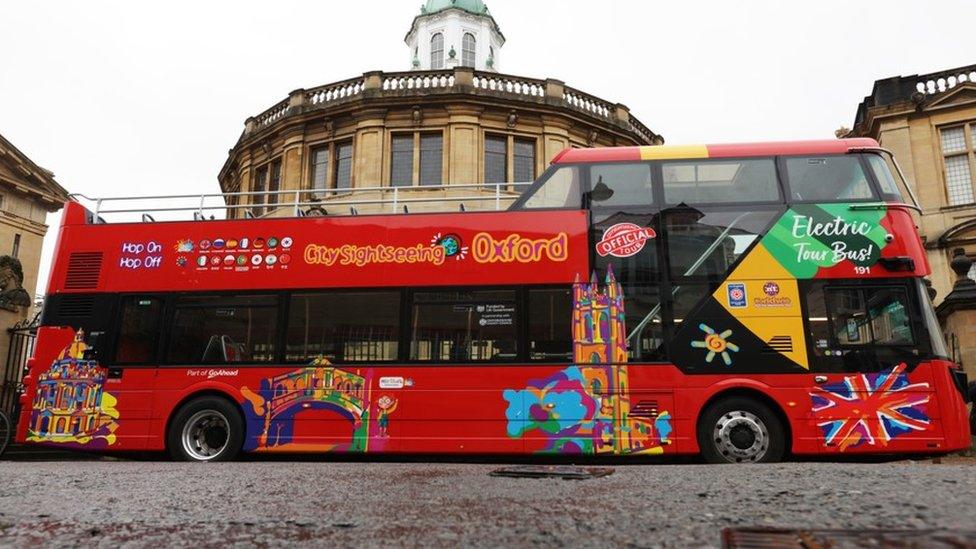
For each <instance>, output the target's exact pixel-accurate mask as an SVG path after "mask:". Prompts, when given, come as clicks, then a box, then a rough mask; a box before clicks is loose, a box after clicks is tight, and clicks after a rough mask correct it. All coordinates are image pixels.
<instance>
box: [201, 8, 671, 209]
mask: <svg viewBox="0 0 976 549" xmlns="http://www.w3.org/2000/svg"><path fill="white" fill-rule="evenodd" d="M405 42H406V44H407V46H408V52H409V60H410V61H409V63H410V67H411V70H409V71H404V72H380V71H372V72H366V73H364V74H362V75H360V76H355V77H353V78H350V79H347V80H342V81H339V82H333V83H331V84H325V85H322V86H317V87H314V88H307V89H298V90H295V91H293V92H291V94H289V96H288V97H287V98H285V99H283V100H281V101H280V102H278V103H277V104H275V105H273V106H272V107H271V108H269V109H267V110H266V111H264V112H262V113H260V114H258V115H256V116H252V117H250V118H248V119H247V121H246V122H245V128H244V133H243V134H242V135H241V137H240V139H239V140H238V141H237V143H236V144H235V145H234V148H232V149H231V150H230V153H229V155H228V158H227V161H226V162H225V164H224V166H223V168H222V169H221V170H220V174H219V176H218V179H219V182H220V186H221V189H222V190H223V191H224V192H227V193H234V192H241V193H257V194H253V195H240V196H237V197H230V198H229V199H228V202H229V203H228V206H231V207H232V208H231V209H230V212H231V213H230V215H231V216H232V217H242V216H244V215H253V216H258V217H259V216H266V215H294V214H295V213H298V212H303V213H304V212H315V213H317V214H319V215H321V214H335V213H344V214H348V213H351V212H352V213H375V212H382V211H388V212H394V211H396V212H399V211H402V210H403V209H404V207H407V208H409V210H410V211H432V210H433V211H444V210H457V209H459V208H470V209H481V208H498V207H504V206H506V205H507V204H508V203H510V201H511V200H512V199H513V198H514V197H515V196H517V195H518V193H519V190H520V188H521V186H520V185H518V183H527V182H531V181H532V180H534V179H535V178H536V177H538V176H539V175H540V174H541V173H542V172H543V171H544V170H545V168H546V167H547V165H548V163H549V161H550V160H551V159H552V158H553V157H554V156H555V155H556V154H557V153H558V152H559V151H561V150H563V149H565V148H568V147H602V146H618V145H657V144H662V143H663V142H664V140H663V138H662V137H661V136H660V135H658V134H656V133H654V132H653V131H651V130H650V129H648V128H647V126H645V125H644V124H643V123H641V122H640V120H638V119H637V118H636V117H635V116H633V115H632V114H631V113H630V111H629V109H628V108H627V107H626V106H624V105H621V104H619V103H613V102H611V101H609V100H606V99H601V98H599V97H594V96H592V95H589V94H587V93H585V92H583V91H580V90H577V89H574V88H572V87H570V86H568V85H566V84H565V83H563V82H561V81H559V80H555V79H551V78H547V79H538V78H528V77H521V76H512V75H506V74H502V73H500V72H499V70H500V61H501V49H502V47H503V46H504V44H505V37H504V35H503V34H502V32H501V29H500V28H499V26H498V23H497V22H496V21H495V19H494V17H492V15H491V14H490V12H489V11H488V8H487V6H485V4H484V2H482V1H481V0H427V3H426V4H425V5H424V6H423V7H422V8H421V10H420V13H419V14H418V15H417V16H416V17H415V18H414V20H413V23H412V25H411V27H410V30H409V32H408V33H407V35H406V38H405ZM353 190H355V192H356V197H355V198H356V206H355V208H358V209H353V208H352V207H351V206H350V200H349V198H348V197H349V194H350V192H352V191H353ZM269 191H273V192H278V194H276V195H272V194H266V193H268V192H269ZM284 191H288V192H284Z"/></svg>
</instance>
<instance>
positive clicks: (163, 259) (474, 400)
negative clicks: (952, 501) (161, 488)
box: [17, 139, 970, 462]
mask: <svg viewBox="0 0 976 549" xmlns="http://www.w3.org/2000/svg"><path fill="white" fill-rule="evenodd" d="M902 188H905V187H904V182H903V181H902V180H901V177H900V174H899V173H898V172H897V170H896V167H895V166H894V163H893V160H892V159H891V158H890V156H889V155H888V154H887V153H885V152H884V151H882V150H880V149H879V148H878V145H877V143H876V142H874V141H872V140H866V139H851V140H831V141H809V142H790V143H759V144H741V145H708V146H689V147H674V146H661V147H634V148H608V149H590V150H568V151H565V152H564V153H562V154H560V155H559V156H558V157H557V158H556V159H555V160H554V162H553V164H552V166H551V167H550V169H549V170H547V171H546V173H545V174H543V176H542V177H541V178H540V179H539V180H537V181H536V182H535V183H533V184H532V185H531V186H530V187H529V188H528V189H527V190H525V191H524V192H522V193H520V194H519V195H518V196H517V198H515V199H513V200H508V201H499V200H497V197H496V200H494V201H492V200H489V201H488V202H489V203H492V202H493V203H496V204H498V203H502V202H505V203H506V204H507V203H508V202H511V204H510V205H508V207H507V208H506V209H505V210H504V211H489V212H475V211H470V210H471V208H470V207H468V208H465V207H464V206H463V205H459V206H458V208H457V209H458V210H459V211H457V212H454V213H429V214H425V213H410V214H407V213H405V211H404V212H401V211H399V210H400V206H402V204H401V205H397V204H393V207H392V208H391V209H392V210H394V211H396V212H397V213H386V214H375V215H366V214H364V213H363V212H367V213H368V211H369V210H368V208H366V207H364V206H360V208H359V209H357V208H356V207H355V206H349V204H353V203H354V202H355V196H354V194H355V193H353V195H343V196H339V197H333V198H338V199H340V200H334V199H333V200H331V201H330V200H324V201H321V202H319V201H318V198H315V197H310V198H308V199H307V200H305V199H301V198H299V197H298V194H299V192H298V191H296V192H295V193H296V194H295V203H294V213H295V214H301V213H302V212H303V211H304V210H305V209H306V206H314V210H315V211H316V212H317V213H319V214H323V213H324V214H327V215H318V216H315V217H310V216H301V215H296V216H292V217H283V216H282V209H284V208H285V205H284V199H282V200H281V201H279V200H278V198H279V197H278V196H277V195H276V196H275V197H274V200H273V201H271V200H267V201H265V200H260V202H261V203H262V204H270V203H273V204H276V205H277V206H279V211H277V213H275V212H272V213H271V214H266V215H265V216H264V217H261V218H254V219H227V220H207V219H205V217H206V216H205V215H197V216H196V218H197V219H195V220H193V221H172V222H152V218H151V217H146V218H145V219H144V222H136V223H133V222H125V223H111V222H106V220H103V219H102V216H103V215H104V211H103V210H101V209H98V210H94V211H93V210H89V209H86V208H85V207H84V206H83V205H82V204H81V203H78V202H69V203H68V204H67V205H66V206H65V210H64V216H63V221H62V224H61V227H60V229H59V231H60V232H59V236H58V244H57V253H56V259H55V262H54V265H53V268H52V271H51V276H50V282H49V285H48V292H49V294H48V297H47V299H46V302H45V305H44V311H43V315H42V322H41V327H40V328H39V330H38V335H37V343H36V348H35V352H34V356H33V357H32V358H31V359H30V360H29V362H28V371H27V374H26V375H25V379H24V384H25V387H26V390H25V392H24V394H23V396H22V399H21V405H22V406H21V409H22V411H21V414H20V417H19V423H18V429H17V439H18V441H20V442H26V443H31V444H46V445H53V446H58V447H70V448H84V449H102V450H106V451H161V450H167V451H168V452H169V453H170V454H171V455H172V456H173V457H174V458H177V459H185V460H201V461H206V460H226V459H231V458H233V457H235V456H236V455H237V454H238V453H239V452H241V451H247V452H316V453H318V452H360V453H369V452H397V453H455V454H460V453H476V454H521V453H554V454H591V455H604V454H605V455H648V454H695V453H701V454H702V455H703V456H704V457H705V458H706V459H707V460H708V461H712V462H755V461H775V460H780V459H782V458H784V457H786V456H788V455H810V454H832V455H838V456H839V455H853V454H864V453H946V452H950V451H954V450H958V449H962V448H965V447H968V446H969V444H970V433H969V428H968V426H967V421H966V410H965V396H964V390H963V389H964V387H965V386H966V383H965V381H966V380H965V377H964V375H963V374H962V372H961V371H960V370H959V369H958V368H957V367H956V366H955V365H954V364H953V363H951V362H950V361H949V359H948V358H947V354H946V350H945V346H944V343H943V342H942V339H941V334H940V331H939V327H938V324H937V322H936V318H935V315H934V312H933V308H932V304H931V301H930V297H929V294H928V291H927V287H926V285H925V284H924V281H923V277H925V276H926V275H928V274H929V266H928V264H927V262H926V258H925V252H924V250H923V247H922V244H921V242H920V240H919V237H918V234H917V233H916V230H915V224H914V222H913V217H912V215H913V212H912V209H913V208H915V207H916V206H914V205H913V204H911V203H906V202H905V200H904V199H903V198H902V192H901V189H902ZM287 192H291V191H281V193H287ZM344 192H346V193H348V192H350V191H348V190H346V191H344ZM439 196H443V195H439ZM478 196H482V195H478ZM239 198H240V197H239ZM252 198H253V197H252ZM413 200H419V199H416V198H415V199H413ZM246 202H248V195H247V194H246V193H245V194H244V195H243V198H242V199H240V200H237V199H235V200H233V201H229V202H228V204H239V203H241V204H243V203H246ZM367 202H368V204H371V205H374V206H375V205H376V204H377V203H379V204H381V205H383V204H386V203H385V202H384V201H383V200H382V199H381V200H377V199H376V198H375V195H371V199H370V200H369V201H367ZM106 203H107V202H106V201H100V202H98V205H99V208H104V205H105V204H106ZM227 207H230V206H227ZM384 207H385V206H384ZM407 209H408V208H403V210H407ZM414 209H417V208H414ZM340 210H341V211H340ZM464 210H468V211H464ZM262 211H263V210H262ZM259 213H260V212H259ZM353 214H358V215H353ZM105 217H106V219H107V218H108V216H107V215H105Z"/></svg>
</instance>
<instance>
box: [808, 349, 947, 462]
mask: <svg viewBox="0 0 976 549" xmlns="http://www.w3.org/2000/svg"><path fill="white" fill-rule="evenodd" d="M906 368H907V367H906V366H905V364H904V363H902V364H899V365H898V366H895V367H894V368H892V369H891V370H889V371H886V372H879V373H877V374H860V375H856V376H846V377H844V381H843V382H840V383H834V384H830V385H824V386H823V387H818V388H817V389H816V390H815V391H814V392H812V393H810V398H811V399H812V400H813V413H814V416H815V418H816V419H817V420H820V421H818V423H817V425H818V426H819V427H820V428H821V429H822V430H823V433H824V440H825V443H826V444H827V446H837V447H838V448H840V451H842V452H843V451H844V450H846V449H848V448H853V447H856V446H860V445H861V444H870V445H872V446H874V445H878V446H886V445H887V444H888V441H890V440H891V439H893V438H896V437H898V436H901V435H903V434H905V433H908V432H910V431H924V430H925V429H926V428H928V426H929V417H928V415H926V413H925V404H926V403H927V402H928V401H929V398H930V394H929V392H930V391H929V384H928V383H914V384H913V383H911V382H909V380H908V375H907V374H905V369H906Z"/></svg>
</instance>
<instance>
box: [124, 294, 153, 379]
mask: <svg viewBox="0 0 976 549" xmlns="http://www.w3.org/2000/svg"><path fill="white" fill-rule="evenodd" d="M162 314H163V301H162V300H161V299H159V298H155V297H144V296H129V297H126V298H124V299H123V300H122V320H121V325H120V326H119V331H118V339H117V342H116V346H115V362H117V363H119V364H138V363H148V362H152V360H153V359H154V357H155V354H156V343H157V342H158V341H159V332H160V324H161V322H162Z"/></svg>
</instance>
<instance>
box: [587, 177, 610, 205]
mask: <svg viewBox="0 0 976 549" xmlns="http://www.w3.org/2000/svg"><path fill="white" fill-rule="evenodd" d="M589 195H590V201H591V202H606V201H607V200H610V198H611V197H612V196H613V189H611V188H610V187H608V186H607V184H606V183H604V182H603V176H602V175H601V176H600V179H598V180H597V182H596V185H594V186H593V190H591V191H590V192H589Z"/></svg>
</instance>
